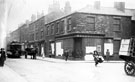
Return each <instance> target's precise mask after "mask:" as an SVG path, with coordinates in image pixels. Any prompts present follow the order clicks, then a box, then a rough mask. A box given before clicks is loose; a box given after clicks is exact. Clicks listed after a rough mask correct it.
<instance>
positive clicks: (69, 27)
mask: <svg viewBox="0 0 135 82" xmlns="http://www.w3.org/2000/svg"><path fill="white" fill-rule="evenodd" d="M71 30H72V21H71V17H69V18H67V31H71Z"/></svg>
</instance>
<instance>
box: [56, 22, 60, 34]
mask: <svg viewBox="0 0 135 82" xmlns="http://www.w3.org/2000/svg"><path fill="white" fill-rule="evenodd" d="M59 30H60V22H59V21H57V22H56V31H55V32H56V34H59Z"/></svg>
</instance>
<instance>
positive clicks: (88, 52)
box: [85, 46, 96, 60]
mask: <svg viewBox="0 0 135 82" xmlns="http://www.w3.org/2000/svg"><path fill="white" fill-rule="evenodd" d="M95 50H96V46H86V51H85V52H86V54H85V60H93V52H94V51H95Z"/></svg>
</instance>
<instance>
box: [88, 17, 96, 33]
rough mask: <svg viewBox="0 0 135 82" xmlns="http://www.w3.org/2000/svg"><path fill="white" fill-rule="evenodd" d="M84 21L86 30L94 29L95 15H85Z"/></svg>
mask: <svg viewBox="0 0 135 82" xmlns="http://www.w3.org/2000/svg"><path fill="white" fill-rule="evenodd" d="M86 23H87V30H88V31H95V17H92V16H87V18H86Z"/></svg>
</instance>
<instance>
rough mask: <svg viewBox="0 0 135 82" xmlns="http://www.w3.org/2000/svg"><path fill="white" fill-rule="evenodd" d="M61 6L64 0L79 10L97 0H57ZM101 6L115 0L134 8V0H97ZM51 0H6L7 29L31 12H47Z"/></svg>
mask: <svg viewBox="0 0 135 82" xmlns="http://www.w3.org/2000/svg"><path fill="white" fill-rule="evenodd" d="M58 1H59V2H60V5H61V8H63V7H64V4H65V1H70V4H71V8H72V11H76V10H79V9H81V8H83V7H85V6H86V5H88V4H89V5H93V4H94V1H97V0H58ZM99 1H100V2H101V6H104V7H113V5H114V4H113V3H114V2H115V1H122V2H125V7H126V8H132V9H135V1H134V0H99ZM52 2H53V0H7V9H8V12H9V15H8V20H7V28H8V29H7V31H8V32H10V31H13V30H15V29H17V28H18V26H19V25H21V24H23V23H24V22H25V21H26V20H30V18H31V15H32V14H37V13H42V12H44V14H47V12H48V6H49V5H50V4H52Z"/></svg>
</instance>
